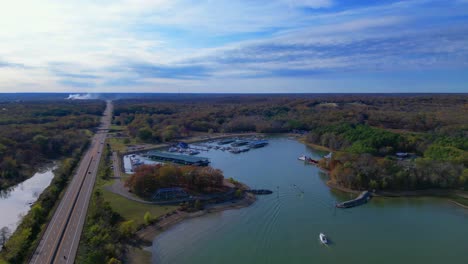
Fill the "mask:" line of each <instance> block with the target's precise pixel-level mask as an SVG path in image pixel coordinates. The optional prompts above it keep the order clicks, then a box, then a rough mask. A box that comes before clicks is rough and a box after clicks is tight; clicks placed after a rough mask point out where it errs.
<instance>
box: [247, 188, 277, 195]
mask: <svg viewBox="0 0 468 264" xmlns="http://www.w3.org/2000/svg"><path fill="white" fill-rule="evenodd" d="M245 192H247V193H252V194H256V195H265V194H272V193H273V191H270V190H266V189H259V190H245Z"/></svg>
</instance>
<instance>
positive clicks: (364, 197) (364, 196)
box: [336, 191, 371, 208]
mask: <svg viewBox="0 0 468 264" xmlns="http://www.w3.org/2000/svg"><path fill="white" fill-rule="evenodd" d="M370 198H371V194H370V192H368V191H364V192H362V193H361V194H359V196H358V197H357V198H355V199H353V200H349V201H346V202H342V203H337V204H336V207H338V208H351V207H354V206H358V205H362V204H365V203H367V201H369V200H370Z"/></svg>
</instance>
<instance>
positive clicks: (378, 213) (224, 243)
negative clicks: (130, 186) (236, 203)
mask: <svg viewBox="0 0 468 264" xmlns="http://www.w3.org/2000/svg"><path fill="white" fill-rule="evenodd" d="M301 154H308V155H310V156H312V157H319V156H321V155H323V154H325V153H320V152H316V151H314V150H312V149H310V148H307V147H306V146H304V145H302V144H300V143H298V142H296V141H293V140H289V139H286V138H275V139H271V140H270V145H269V146H267V147H265V148H261V149H256V150H252V151H250V152H247V153H242V154H230V153H227V152H221V151H210V152H209V153H202V154H201V155H202V156H206V157H209V158H211V161H212V166H214V167H216V168H220V169H222V170H223V171H224V173H225V176H226V177H233V178H235V179H239V180H240V181H242V182H245V183H247V184H248V185H250V186H251V187H252V188H269V189H272V190H274V191H275V193H274V194H272V195H269V196H262V197H259V198H258V201H257V202H256V203H255V204H253V205H252V206H250V207H248V208H243V209H239V210H229V211H224V212H220V213H216V214H211V215H207V216H204V217H200V218H194V219H191V220H188V221H185V222H182V223H180V224H178V225H176V226H174V227H172V228H171V229H169V230H168V231H166V232H164V233H163V234H162V235H160V236H158V237H157V238H156V239H155V240H154V243H153V248H152V250H153V262H154V263H171V264H172V263H203V264H207V263H233V264H234V263H235V264H238V263H289V264H292V263H359V264H361V263H373V262H374V263H465V264H466V263H468V210H465V209H462V208H458V207H456V206H454V205H452V204H450V203H449V202H446V201H444V200H441V199H432V198H413V199H406V198H397V199H385V198H379V199H377V198H375V199H373V200H371V202H370V203H368V204H366V205H364V206H361V207H356V208H352V209H347V210H338V209H334V207H333V204H334V203H335V201H337V200H339V201H341V200H345V199H347V198H349V197H350V196H349V195H348V194H344V193H339V192H336V191H331V190H330V189H329V188H328V187H327V186H326V185H325V179H326V175H324V174H323V173H321V172H320V171H319V170H318V169H317V168H316V167H313V166H310V165H304V164H303V163H302V162H300V161H298V160H297V157H298V156H300V155H301ZM278 187H279V192H278V191H277V189H278ZM302 192H303V193H302ZM320 232H325V233H326V234H327V235H328V236H329V237H330V240H331V242H332V243H331V245H329V246H323V245H321V244H320V243H319V241H318V234H319V233H320Z"/></svg>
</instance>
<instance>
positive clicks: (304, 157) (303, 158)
mask: <svg viewBox="0 0 468 264" xmlns="http://www.w3.org/2000/svg"><path fill="white" fill-rule="evenodd" d="M297 159H298V160H302V161H306V160H308V159H309V157H307V156H306V155H302V156H300V157H299V158H297Z"/></svg>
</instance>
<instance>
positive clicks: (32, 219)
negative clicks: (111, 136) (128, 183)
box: [0, 145, 87, 263]
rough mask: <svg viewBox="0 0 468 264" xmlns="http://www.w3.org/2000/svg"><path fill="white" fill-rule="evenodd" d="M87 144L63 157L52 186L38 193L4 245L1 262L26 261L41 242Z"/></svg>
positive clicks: (55, 172)
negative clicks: (42, 234)
mask: <svg viewBox="0 0 468 264" xmlns="http://www.w3.org/2000/svg"><path fill="white" fill-rule="evenodd" d="M86 147H87V146H86V145H83V146H82V147H81V148H79V149H76V150H75V151H74V152H73V153H72V155H71V158H67V159H64V160H63V161H62V162H61V164H60V166H59V167H58V168H57V169H56V170H55V171H54V174H55V177H54V179H53V180H52V182H51V184H50V185H49V187H47V188H46V189H45V190H44V191H43V192H42V194H41V195H40V196H39V198H38V200H37V201H36V203H35V204H34V205H33V206H32V208H31V209H30V211H29V212H28V214H27V215H25V216H24V217H23V219H22V221H21V224H20V225H19V226H18V227H17V228H16V230H15V232H14V233H13V234H12V236H11V237H10V238H9V239H8V240H7V241H6V243H5V244H4V245H3V248H2V251H1V252H0V262H1V261H2V260H4V261H6V262H7V263H26V262H27V261H28V259H29V257H30V256H31V255H32V254H33V252H34V250H35V249H36V247H37V246H38V244H39V239H40V234H41V233H42V232H43V231H44V229H45V226H46V225H45V224H46V222H47V221H49V219H50V217H52V215H53V210H52V209H53V208H54V206H55V204H56V203H57V201H59V198H60V195H61V193H62V192H63V190H64V189H65V187H66V186H67V183H68V181H69V179H70V176H71V175H72V173H73V171H74V169H75V167H76V166H77V164H78V162H79V160H80V158H81V155H82V153H83V151H84V150H85V148H86Z"/></svg>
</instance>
